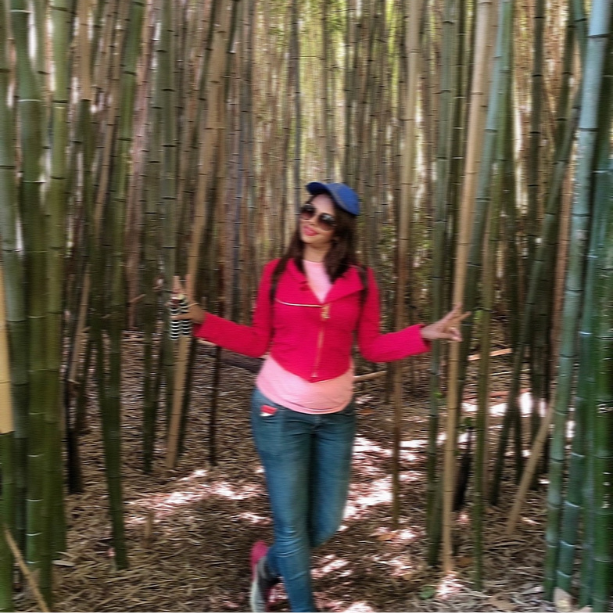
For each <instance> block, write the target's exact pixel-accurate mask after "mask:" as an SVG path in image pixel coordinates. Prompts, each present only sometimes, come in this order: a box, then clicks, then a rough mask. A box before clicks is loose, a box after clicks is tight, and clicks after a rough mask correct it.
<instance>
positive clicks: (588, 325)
mask: <svg viewBox="0 0 613 613" xmlns="http://www.w3.org/2000/svg"><path fill="white" fill-rule="evenodd" d="M571 3H572V0H570V2H569V14H571ZM574 34H575V27H574V20H573V19H572V18H570V16H569V19H568V26H567V28H566V41H565V53H564V70H563V84H562V88H561V90H562V91H561V95H560V99H561V102H560V105H562V104H563V103H564V102H563V100H562V99H563V98H565V97H566V98H567V97H568V93H567V92H568V91H569V89H570V88H569V87H568V80H569V79H568V77H569V76H570V70H571V66H570V64H571V61H572V49H573V45H574V39H575V36H574ZM560 132H561V131H560V130H557V131H556V141H557V140H558V134H559V133H560ZM595 227H599V225H596V226H595ZM594 246H595V242H594V241H593V240H591V241H590V253H589V254H588V261H590V259H592V258H593V257H595V253H594ZM592 285H593V278H592V276H591V275H590V273H589V270H588V275H587V278H586V283H585V286H586V292H587V293H589V292H590V291H591V289H590V288H591V286H592ZM592 322H593V313H592V308H591V305H590V304H587V303H586V304H585V305H584V307H583V310H582V316H581V328H580V333H579V356H580V360H579V371H578V374H577V382H578V383H577V394H576V396H575V402H574V406H575V410H574V424H575V427H574V431H573V439H572V447H571V452H570V456H569V468H568V485H567V489H566V497H565V499H564V503H563V505H564V506H563V509H562V518H561V526H560V530H561V534H560V544H559V555H558V567H557V570H556V585H557V586H558V587H560V588H561V589H563V590H564V591H565V592H566V593H568V594H570V593H571V589H572V585H571V581H572V573H573V567H574V559H575V549H576V545H577V538H578V535H579V522H580V515H581V513H582V512H583V508H584V505H583V492H582V486H583V482H584V479H585V438H586V412H587V406H588V404H589V403H590V400H589V397H590V395H591V394H592V393H593V388H594V373H593V370H592V366H591V364H590V362H589V360H586V359H584V358H582V357H581V356H589V355H592V354H593V335H592Z"/></svg>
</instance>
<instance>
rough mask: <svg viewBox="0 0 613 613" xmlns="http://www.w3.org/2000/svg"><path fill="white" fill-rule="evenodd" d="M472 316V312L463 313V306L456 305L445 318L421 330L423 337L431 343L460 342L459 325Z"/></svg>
mask: <svg viewBox="0 0 613 613" xmlns="http://www.w3.org/2000/svg"><path fill="white" fill-rule="evenodd" d="M469 315H470V311H467V312H466V313H462V304H461V303H458V304H456V305H455V306H454V307H453V309H452V310H451V311H449V313H447V315H445V317H443V318H442V319H439V320H438V321H435V322H434V323H433V324H430V325H428V326H424V327H423V328H422V329H421V336H422V338H425V339H427V340H429V341H437V340H448V341H456V342H459V341H461V340H462V335H461V334H460V330H459V324H460V323H461V322H462V321H463V320H464V319H466V318H467V317H468V316H469Z"/></svg>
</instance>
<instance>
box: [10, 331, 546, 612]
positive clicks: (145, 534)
mask: <svg viewBox="0 0 613 613" xmlns="http://www.w3.org/2000/svg"><path fill="white" fill-rule="evenodd" d="M141 349H142V345H141V340H140V338H139V336H138V335H137V334H128V335H127V336H126V343H125V355H124V359H125V365H124V369H123V372H124V383H123V392H122V401H123V425H122V445H123V464H122V466H123V488H124V489H123V492H124V499H125V518H126V538H127V546H128V550H129V564H130V567H129V569H128V570H123V571H117V570H115V569H114V564H113V550H112V547H111V543H110V525H109V519H108V508H107V502H108V499H107V494H106V481H105V474H104V459H103V452H102V443H101V433H100V426H99V422H98V409H97V406H96V405H95V400H94V399H95V397H96V394H95V392H94V390H92V393H91V398H92V400H91V403H90V407H89V412H90V422H89V432H88V433H87V434H86V435H84V436H83V437H82V439H81V449H82V452H81V453H82V463H83V471H84V481H85V491H84V492H83V493H82V494H75V495H70V496H68V497H67V499H66V506H67V517H68V523H69V532H68V547H67V551H66V553H65V555H64V556H63V557H62V559H61V560H58V561H57V563H56V567H55V571H56V588H55V595H56V598H55V604H54V608H53V610H54V611H248V610H249V601H248V592H249V578H250V570H249V551H250V548H251V545H252V543H253V542H254V541H256V540H259V539H264V540H265V541H270V537H271V521H270V516H269V510H268V503H267V497H266V493H265V486H264V479H263V473H262V469H261V467H260V464H259V461H258V458H257V455H256V452H255V449H254V446H253V443H252V440H251V436H250V428H249V419H248V414H249V411H248V406H249V398H250V395H251V392H252V388H253V381H254V379H255V376H254V374H253V373H252V372H250V371H249V370H245V369H244V368H240V367H237V366H233V365H231V363H228V362H225V363H224V365H223V367H222V374H221V394H220V401H219V402H220V404H219V417H218V434H217V455H218V463H217V466H216V467H211V465H210V464H209V461H208V457H209V440H208V418H209V416H208V406H209V396H210V392H211V385H212V374H213V364H214V360H213V359H212V357H211V355H212V353H211V350H210V348H208V347H206V346H204V345H200V346H199V349H198V352H199V355H198V358H197V360H198V361H197V371H196V375H195V380H194V385H193V395H192V409H191V414H190V417H189V425H188V428H187V436H186V440H185V449H184V452H183V454H182V456H181V457H180V460H179V462H178V465H177V468H176V469H175V470H174V471H172V472H171V473H170V474H167V473H166V472H165V470H164V454H165V445H164V442H163V440H162V437H161V436H160V437H159V441H158V444H157V447H156V463H155V468H154V471H153V473H152V474H144V473H143V471H142V452H141V445H142V442H141V441H142V393H141V390H142V382H141V372H142V359H141V357H142V351H141ZM422 360H423V358H422ZM420 363H421V364H423V361H422V362H419V359H417V361H416V365H415V367H413V368H412V370H413V373H411V372H407V375H406V377H405V379H406V380H407V388H406V394H405V402H406V410H405V413H404V416H403V422H404V423H403V428H404V434H403V439H402V440H403V442H402V452H401V477H400V482H401V487H400V503H401V516H400V521H399V527H398V529H396V530H394V529H393V527H392V521H391V502H392V500H391V476H390V474H391V449H392V409H391V407H390V406H389V405H387V404H385V402H384V391H383V390H384V381H385V379H384V378H382V379H376V380H373V381H369V382H366V383H360V384H358V385H357V389H356V399H357V404H358V407H359V409H358V414H359V423H358V435H357V440H356V446H355V455H354V461H353V482H352V487H351V493H350V498H349V504H348V508H347V512H346V517H345V521H344V524H343V526H342V529H341V530H340V532H339V533H338V534H337V535H336V536H335V537H334V538H333V539H332V540H331V541H330V542H329V543H328V544H326V545H325V546H323V547H322V548H321V549H320V550H318V551H316V552H315V555H314V558H313V568H314V571H313V574H314V584H315V591H316V600H317V602H318V606H319V607H320V608H321V609H323V610H328V611H351V612H355V613H358V612H359V613H367V612H373V611H554V610H555V608H554V607H553V605H552V604H551V603H549V602H546V601H544V600H543V599H542V588H541V582H542V563H543V560H544V534H545V521H546V504H545V488H544V487H541V488H540V491H530V492H529V494H528V497H527V500H526V501H525V504H524V506H523V509H522V516H521V518H520V521H519V522H518V525H517V528H516V531H515V533H514V534H513V535H512V536H506V534H505V525H506V521H507V517H508V513H509V510H510V507H511V505H512V502H513V496H514V494H515V491H516V486H515V484H514V480H513V475H512V474H511V472H512V470H511V468H508V469H507V470H506V473H505V480H504V482H503V486H502V495H501V498H500V504H499V506H497V507H493V508H489V509H488V510H487V513H486V515H485V519H484V549H485V558H484V560H485V561H484V568H485V571H484V573H485V575H484V585H483V590H482V591H476V590H475V589H474V588H473V585H472V580H473V557H472V556H473V554H472V546H471V540H472V539H471V530H470V504H469V505H468V506H467V507H465V508H464V509H463V510H462V511H460V512H459V513H458V514H457V516H456V526H455V529H454V539H455V543H454V546H455V561H456V570H455V572H454V573H453V574H452V575H449V576H444V575H443V573H442V572H441V570H440V569H436V568H430V567H428V566H427V564H426V561H425V553H426V547H427V540H426V538H425V521H426V446H427V426H428V419H427V418H428V396H427V391H426V390H427V378H426V377H425V376H424V375H423V374H422V375H420V374H419V373H420V369H419V364H420ZM509 370H510V365H509V356H508V355H506V356H505V355H503V356H499V357H496V358H494V359H493V376H492V382H493V390H494V391H496V390H498V391H503V390H505V389H506V385H507V382H508V374H509ZM415 372H416V373H417V374H414V373H415ZM422 372H423V371H422ZM411 379H412V380H413V382H412V384H411V385H410V387H411V389H409V382H410V381H411ZM474 396H475V388H474V383H472V384H471V385H470V386H469V387H468V389H467V392H466V397H467V398H468V400H467V402H466V403H465V405H464V409H465V411H466V413H465V414H466V415H469V414H471V413H470V411H474V408H475V407H474V402H475V401H474ZM471 399H472V400H471ZM500 402H501V400H500V398H499V397H496V396H495V395H494V396H493V398H492V409H491V419H492V422H491V427H490V434H491V436H490V440H491V441H492V443H491V449H490V453H491V456H494V455H495V445H496V443H497V439H498V432H499V428H500V414H501V408H502V407H503V405H500V404H497V403H500ZM442 417H443V419H442V420H441V423H444V416H442ZM161 421H162V422H163V420H161ZM527 425H528V424H527V422H526V429H527ZM163 427H164V424H163V423H162V425H161V426H160V429H159V431H160V432H162V431H163V430H162V428H163ZM508 463H509V462H508ZM471 494H472V492H471V490H470V489H469V490H468V493H467V496H468V500H469V503H470V497H471ZM149 532H151V533H150V534H149ZM278 592H279V593H278V600H277V603H276V604H275V605H274V609H273V610H275V611H288V610H289V607H288V601H287V599H286V598H285V595H284V593H283V590H282V588H281V589H280V590H278ZM16 605H17V610H20V611H25V610H37V609H36V604H35V602H34V600H32V599H31V598H30V597H29V596H27V595H25V594H22V595H20V596H18V597H17V600H16Z"/></svg>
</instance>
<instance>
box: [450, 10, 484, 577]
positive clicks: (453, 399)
mask: <svg viewBox="0 0 613 613" xmlns="http://www.w3.org/2000/svg"><path fill="white" fill-rule="evenodd" d="M492 13H493V6H492V2H491V1H488V0H479V2H478V11H477V17H476V20H477V23H476V30H477V32H476V34H475V40H476V41H477V47H476V49H475V62H474V64H473V70H472V74H473V79H472V81H471V90H470V91H471V106H470V115H469V121H468V130H469V133H468V140H467V150H466V164H465V167H464V168H465V170H464V177H463V178H464V182H463V184H462V196H461V200H460V208H459V211H461V215H460V219H459V222H460V230H459V233H458V242H457V253H456V261H455V275H454V286H453V303H454V304H459V303H461V302H462V301H463V298H464V294H465V287H466V285H465V282H466V265H467V262H468V255H469V241H470V227H471V220H472V211H473V206H474V197H475V190H476V188H477V185H476V182H475V178H476V175H477V169H478V158H479V154H480V150H481V148H480V144H481V143H480V140H481V133H480V131H481V113H482V108H480V107H481V105H480V102H481V100H483V98H484V96H485V91H484V90H485V86H486V83H485V76H486V74H487V66H488V65H489V57H488V49H487V44H486V43H487V39H488V38H489V36H490V34H491V32H490V30H491V28H492V25H493V23H494V20H493V18H492ZM459 372H460V347H459V346H458V344H457V343H456V344H453V345H452V346H451V350H450V357H449V370H448V386H447V428H446V432H447V440H446V443H445V461H444V479H443V566H444V569H445V571H446V572H450V571H451V569H452V567H453V560H452V506H453V496H454V486H455V457H454V456H455V441H456V428H457V420H458V411H459V407H460V396H459V393H460V384H459V383H460V382H459Z"/></svg>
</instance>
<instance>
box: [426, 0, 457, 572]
mask: <svg viewBox="0 0 613 613" xmlns="http://www.w3.org/2000/svg"><path fill="white" fill-rule="evenodd" d="M458 10H460V9H459V8H458V6H457V2H456V0H446V2H445V9H444V14H443V31H442V36H443V50H442V51H443V53H442V58H441V66H442V69H441V93H440V103H439V126H438V143H437V161H436V177H437V180H436V187H435V202H436V205H435V218H434V224H433V237H432V243H433V244H432V260H433V262H432V302H433V306H432V319H433V320H438V319H440V318H441V317H442V316H443V315H444V311H445V295H444V287H445V281H446V279H445V255H446V253H447V246H448V245H447V241H446V230H447V227H448V226H447V221H448V206H447V203H448V197H449V185H450V169H451V151H452V143H453V137H454V131H453V123H452V119H453V117H454V110H455V105H456V99H455V93H456V88H457V72H456V71H453V70H452V67H453V60H454V57H455V55H456V53H457V50H458V36H457V34H458V33H457V28H458V15H457V11H458ZM447 306H448V305H447ZM441 357H442V345H441V343H434V345H433V346H432V359H431V362H430V370H431V376H430V415H429V420H428V482H427V487H428V501H427V509H428V514H427V515H428V537H429V546H428V562H429V563H430V564H435V563H436V560H437V558H438V551H439V549H440V547H439V543H440V533H441V531H440V519H441V513H440V508H441V507H440V494H441V490H440V481H439V478H438V476H437V469H436V465H437V437H438V429H439V428H438V421H439V404H440V394H441V392H440V387H441V380H440V379H441V374H440V368H441Z"/></svg>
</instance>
